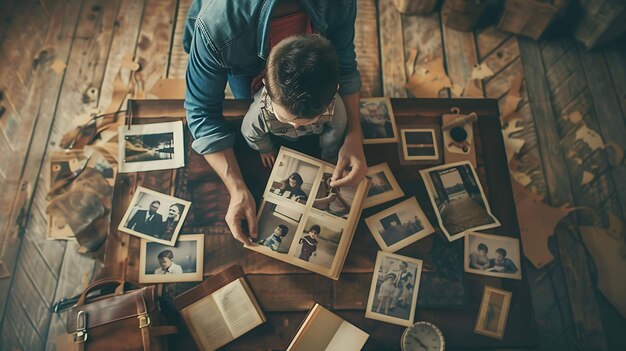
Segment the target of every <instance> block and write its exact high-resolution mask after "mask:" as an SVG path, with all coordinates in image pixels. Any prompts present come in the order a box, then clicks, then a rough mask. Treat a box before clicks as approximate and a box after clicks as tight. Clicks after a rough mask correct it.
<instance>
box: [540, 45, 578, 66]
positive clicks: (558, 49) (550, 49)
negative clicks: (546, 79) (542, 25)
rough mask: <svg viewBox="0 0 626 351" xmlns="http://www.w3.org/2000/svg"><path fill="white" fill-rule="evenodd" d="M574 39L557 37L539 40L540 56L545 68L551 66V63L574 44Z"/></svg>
mask: <svg viewBox="0 0 626 351" xmlns="http://www.w3.org/2000/svg"><path fill="white" fill-rule="evenodd" d="M574 43H575V42H574V40H572V39H571V38H568V39H557V40H542V41H541V57H542V58H543V62H544V65H545V68H546V70H549V69H550V68H552V65H553V64H554V63H556V62H557V60H558V59H559V58H560V57H561V56H563V55H564V54H565V53H566V52H567V51H569V50H570V49H571V47H572V46H573V45H574Z"/></svg>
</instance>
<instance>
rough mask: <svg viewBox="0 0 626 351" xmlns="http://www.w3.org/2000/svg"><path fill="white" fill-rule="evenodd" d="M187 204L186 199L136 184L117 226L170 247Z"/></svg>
mask: <svg viewBox="0 0 626 351" xmlns="http://www.w3.org/2000/svg"><path fill="white" fill-rule="evenodd" d="M190 207H191V202H189V201H186V200H183V199H179V198H177V197H174V196H169V195H166V194H161V193H158V192H156V191H154V190H150V189H147V188H144V187H141V186H139V187H137V190H136V191H135V195H134V196H133V198H132V200H131V201H130V206H129V207H128V209H127V210H126V213H125V214H124V218H122V221H121V222H120V225H119V227H118V228H117V229H118V230H119V231H122V232H124V233H128V234H132V235H135V236H138V237H140V238H143V239H146V240H150V241H154V242H157V243H161V244H163V245H168V246H174V244H175V243H176V238H178V232H179V231H180V228H182V226H183V222H184V221H185V217H187V213H188V212H189V208H190Z"/></svg>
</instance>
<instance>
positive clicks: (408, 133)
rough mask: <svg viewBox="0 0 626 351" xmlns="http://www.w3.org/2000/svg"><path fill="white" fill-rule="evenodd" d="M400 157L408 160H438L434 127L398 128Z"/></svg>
mask: <svg viewBox="0 0 626 351" xmlns="http://www.w3.org/2000/svg"><path fill="white" fill-rule="evenodd" d="M400 137H401V139H402V152H403V154H402V157H403V158H404V159H405V160H408V161H421V160H438V159H439V148H438V143H437V137H436V134H435V130H434V129H428V128H417V129H415V128H412V129H400Z"/></svg>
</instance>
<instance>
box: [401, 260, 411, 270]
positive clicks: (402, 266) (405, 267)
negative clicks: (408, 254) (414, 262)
mask: <svg viewBox="0 0 626 351" xmlns="http://www.w3.org/2000/svg"><path fill="white" fill-rule="evenodd" d="M408 266H409V264H408V263H406V262H405V261H402V262H400V270H401V271H403V272H404V271H406V269H407V267H408Z"/></svg>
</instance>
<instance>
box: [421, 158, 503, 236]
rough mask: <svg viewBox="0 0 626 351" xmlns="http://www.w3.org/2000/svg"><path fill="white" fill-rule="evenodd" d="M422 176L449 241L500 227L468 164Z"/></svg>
mask: <svg viewBox="0 0 626 351" xmlns="http://www.w3.org/2000/svg"><path fill="white" fill-rule="evenodd" d="M420 174H421V176H422V179H423V180H424V185H425V186H426V191H427V192H428V196H429V198H430V202H431V204H432V206H433V209H434V210H435V214H436V215H437V219H438V221H439V225H440V227H441V230H442V231H443V232H444V234H446V236H447V237H448V240H450V241H453V240H457V239H460V238H462V237H463V236H464V235H465V233H467V232H469V231H475V230H482V229H489V228H495V227H498V226H500V222H499V221H498V219H497V218H496V217H494V216H493V214H492V213H491V208H490V207H489V203H488V202H487V198H486V197H485V193H484V192H483V188H482V186H481V184H480V181H479V180H478V176H477V175H476V171H475V170H474V167H472V165H471V163H469V162H468V161H464V162H457V163H452V164H445V165H441V166H437V167H433V168H428V169H425V170H420Z"/></svg>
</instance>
